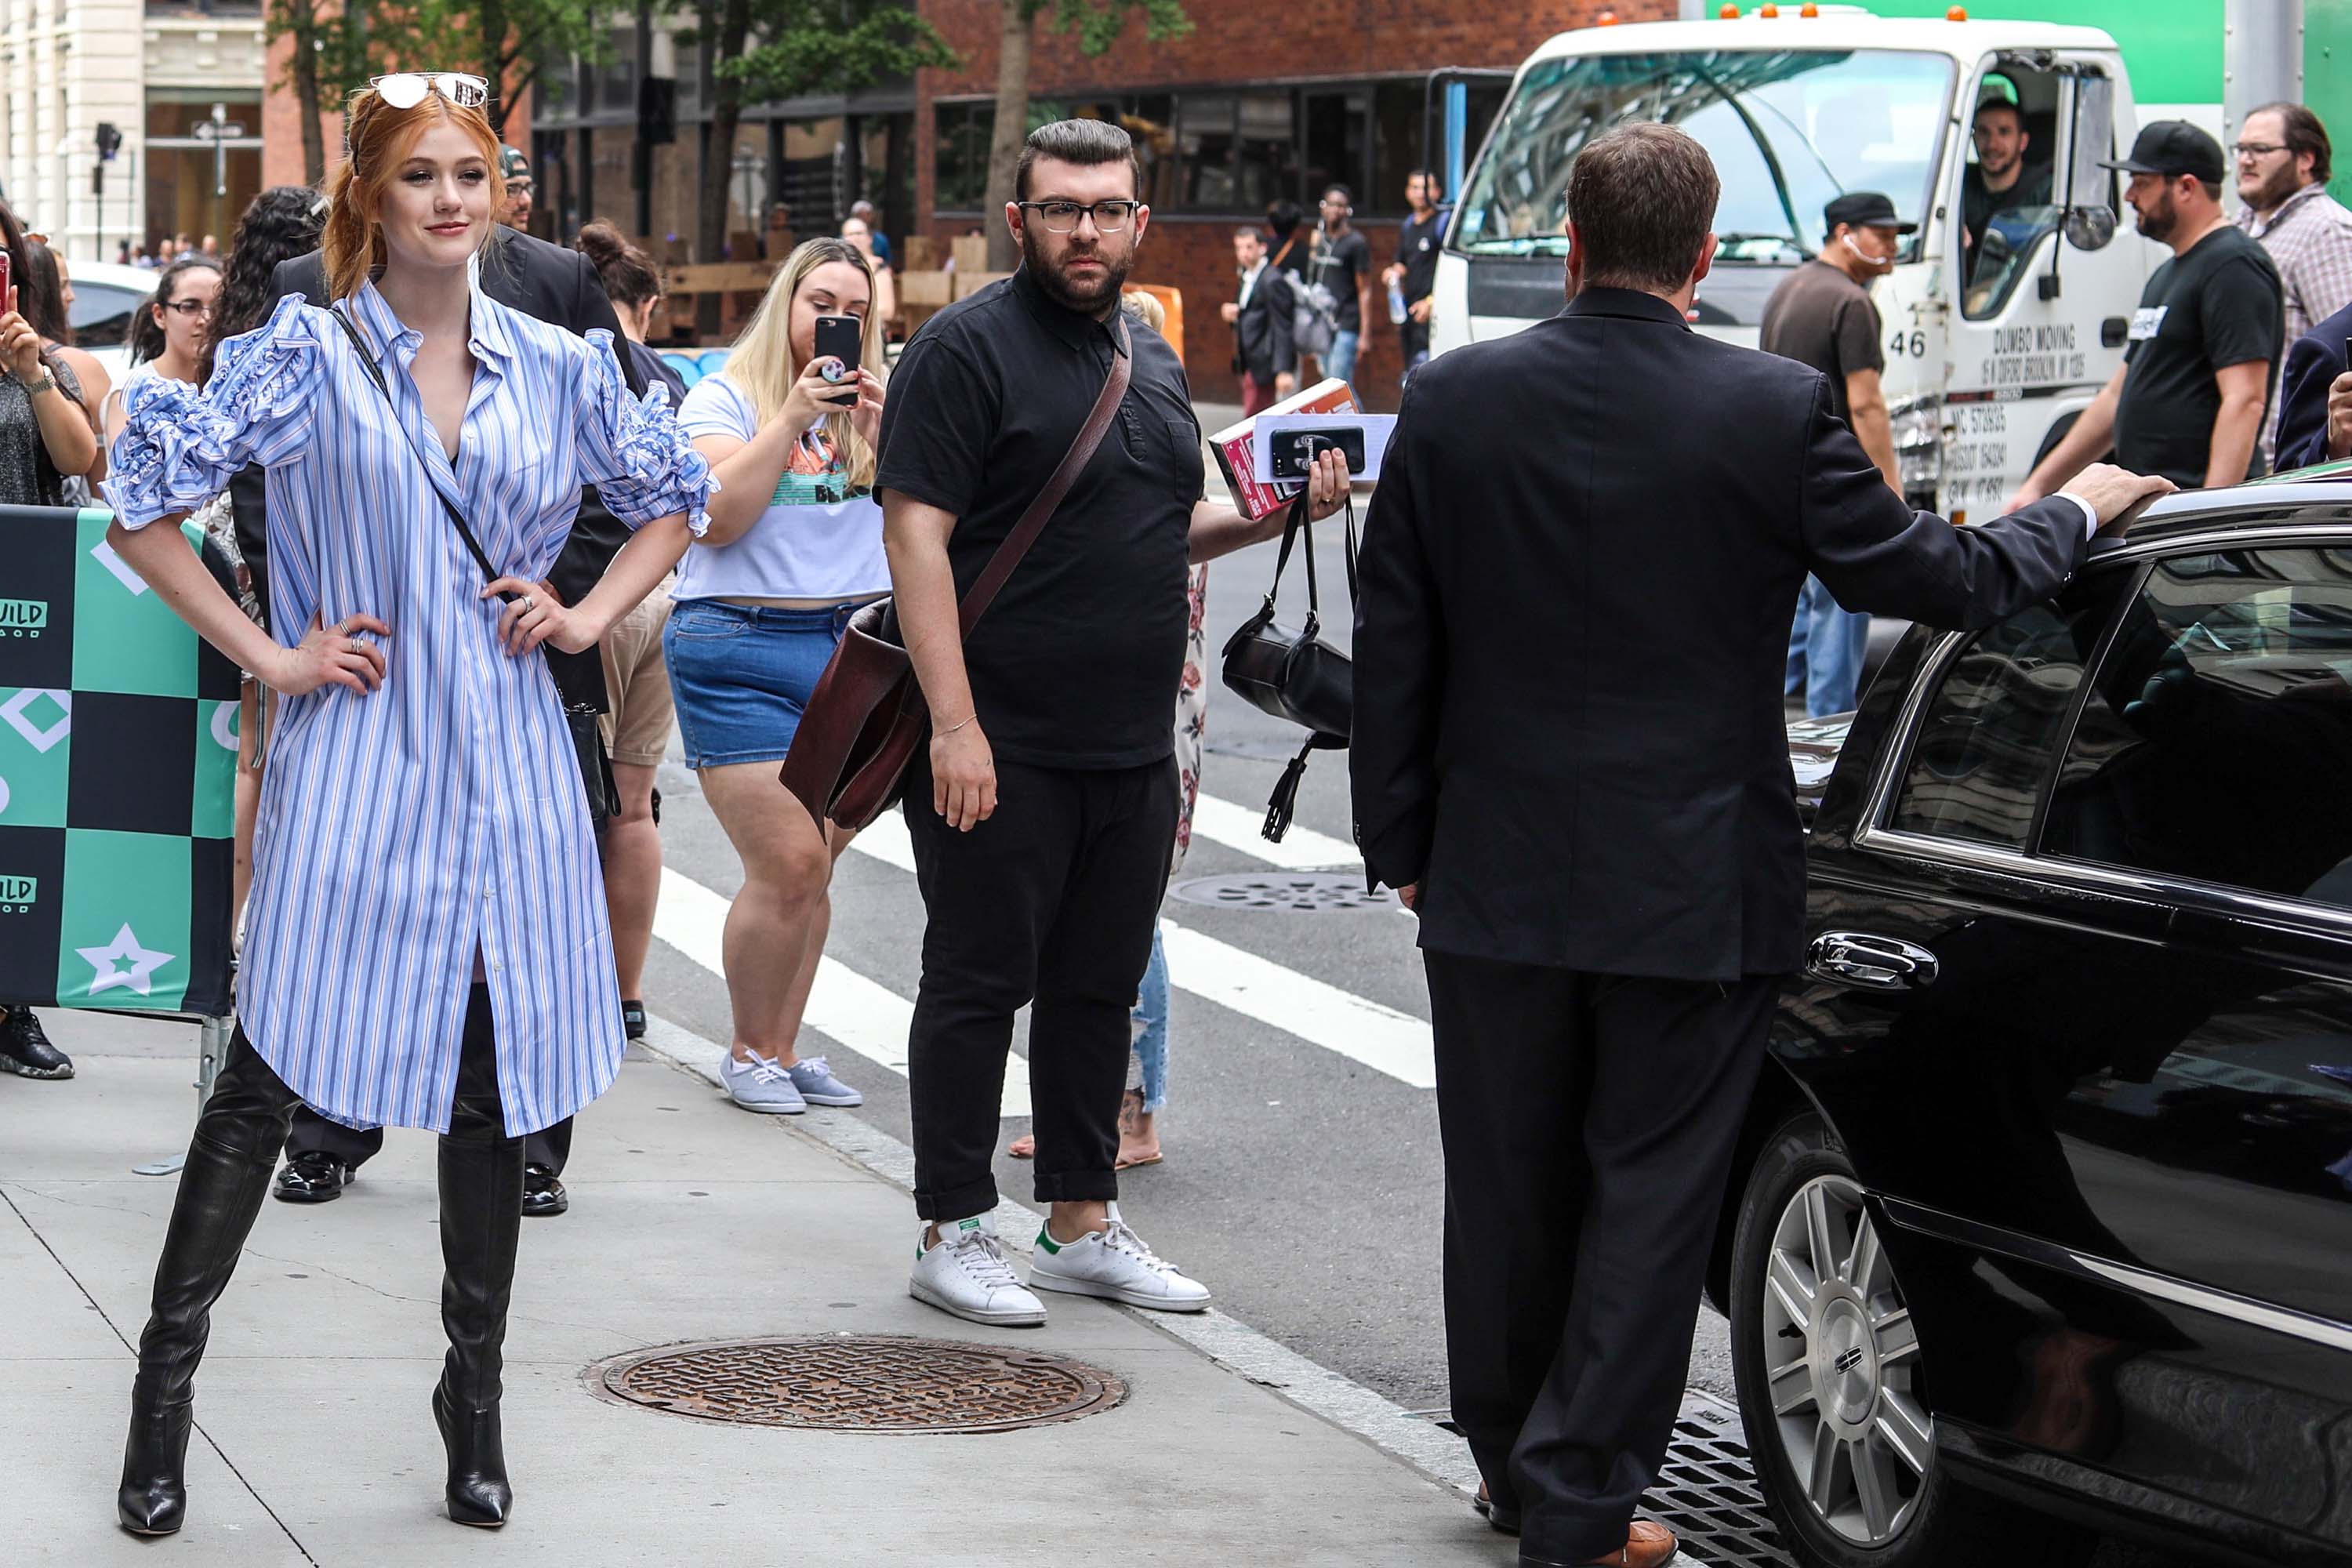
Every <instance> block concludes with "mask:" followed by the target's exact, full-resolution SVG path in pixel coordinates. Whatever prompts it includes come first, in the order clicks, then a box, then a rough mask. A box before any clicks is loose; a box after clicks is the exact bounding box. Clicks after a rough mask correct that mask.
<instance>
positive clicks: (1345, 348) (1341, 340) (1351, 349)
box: [1323, 331, 1364, 386]
mask: <svg viewBox="0 0 2352 1568" xmlns="http://www.w3.org/2000/svg"><path fill="white" fill-rule="evenodd" d="M1363 336H1364V335H1363V334H1362V333H1361V332H1344V331H1343V332H1338V333H1335V334H1333V336H1332V339H1331V352H1330V353H1328V354H1325V355H1324V356H1323V374H1325V375H1336V376H1338V377H1339V379H1340V380H1341V381H1344V382H1346V383H1347V384H1349V386H1353V385H1355V384H1356V345H1357V344H1358V343H1360V342H1362V341H1363Z"/></svg>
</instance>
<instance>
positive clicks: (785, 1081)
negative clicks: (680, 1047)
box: [719, 1051, 808, 1116]
mask: <svg viewBox="0 0 2352 1568" xmlns="http://www.w3.org/2000/svg"><path fill="white" fill-rule="evenodd" d="M719 1082H721V1083H723V1084H725V1085H726V1086H727V1092H728V1094H729V1095H730V1097H731V1098H732V1099H733V1100H734V1101H735V1103H736V1104H738V1105H740V1106H741V1107H742V1108H743V1109H744V1110H758V1111H764V1112H766V1113H767V1114H769V1115H771V1116H798V1115H799V1114H800V1113H801V1112H802V1111H803V1110H807V1109H808V1101H807V1100H803V1099H802V1098H801V1091H800V1090H799V1089H794V1088H793V1075H792V1074H791V1073H789V1072H786V1071H785V1070H784V1069H783V1068H780V1067H778V1066H777V1065H776V1064H775V1063H774V1062H772V1061H771V1060H769V1059H768V1058H766V1057H753V1058H751V1060H750V1061H748V1062H739V1061H737V1060H736V1059H735V1056H734V1053H733V1052H731V1051H730V1052H729V1053H728V1054H727V1055H726V1056H724V1057H721V1058H719Z"/></svg>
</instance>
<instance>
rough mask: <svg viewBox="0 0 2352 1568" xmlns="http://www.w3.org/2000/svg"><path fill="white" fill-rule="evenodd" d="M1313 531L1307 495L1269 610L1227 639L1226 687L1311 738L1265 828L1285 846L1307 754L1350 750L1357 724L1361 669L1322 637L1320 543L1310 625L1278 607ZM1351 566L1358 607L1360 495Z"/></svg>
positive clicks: (1351, 510)
mask: <svg viewBox="0 0 2352 1568" xmlns="http://www.w3.org/2000/svg"><path fill="white" fill-rule="evenodd" d="M1306 528H1307V492H1306V491H1305V490H1303V489H1302V490H1300V491H1299V492H1298V499H1297V500H1294V501H1292V502H1291V503H1290V515H1289V516H1288V517H1287V518H1286V519H1285V520H1284V521H1283V525H1282V552H1281V553H1280V554H1279V555H1277V556H1276V558H1275V563H1274V582H1273V583H1272V584H1269V585H1268V586H1267V588H1266V591H1265V604H1264V605H1261V606H1259V608H1258V612H1257V614H1255V615H1254V616H1251V617H1250V618H1249V619H1248V620H1246V621H1244V622H1243V623H1242V624H1241V625H1240V626H1236V627H1235V628H1234V635H1233V636H1232V637H1227V638H1226V639H1225V650H1224V679H1225V685H1226V686H1227V687H1228V688H1229V689H1232V690H1233V691H1234V692H1235V693H1236V694H1238V695H1239V696H1241V697H1242V698H1244V700H1247V701H1248V702H1249V704H1250V705H1251V706H1252V707H1254V708H1257V709H1259V710H1263V711H1265V712H1267V713H1271V714H1273V715H1274V716H1275V717H1276V718H1277V719H1286V720H1288V721H1290V722H1291V723H1293V724H1297V725H1299V726H1301V727H1302V728H1304V729H1305V730H1306V731H1307V742H1306V743H1305V744H1304V745H1302V746H1300V747H1299V748H1298V754H1297V756H1295V757H1293V758H1291V759H1290V765H1289V766H1288V767H1286V768H1285V769H1283V770H1282V778H1281V779H1280V781H1279V782H1277V783H1276V784H1275V786H1274V794H1273V795H1272V797H1271V798H1269V799H1268V800H1267V802H1266V806H1265V827H1264V828H1263V829H1262V831H1263V832H1264V833H1265V837H1268V838H1270V839H1272V840H1273V841H1274V842H1276V843H1277V844H1279V843H1281V842H1282V836H1283V835H1284V834H1285V833H1286V832H1288V831H1289V830H1290V819H1291V815H1292V813H1293V812H1294V810H1295V809H1296V808H1297V802H1298V784H1299V781H1300V780H1301V779H1303V778H1304V777H1305V776H1306V774H1307V754H1308V753H1309V752H1336V751H1342V750H1345V749H1346V747H1347V744H1348V736H1349V731H1351V729H1352V728H1353V726H1354V720H1355V706H1356V695H1355V694H1356V671H1355V666H1354V664H1353V663H1352V662H1351V661H1350V660H1349V658H1348V656H1347V655H1346V654H1344V653H1341V652H1340V651H1339V649H1338V648H1336V647H1332V646H1331V645H1330V644H1329V643H1327V642H1325V641H1324V640H1323V638H1322V635H1321V633H1322V629H1323V609H1322V595H1321V590H1320V586H1319V584H1318V583H1317V582H1316V579H1315V545H1314V542H1313V541H1312V540H1309V541H1307V548H1306V551H1305V554H1306V556H1307V622H1306V624H1305V625H1304V626H1297V627H1292V626H1284V625H1283V624H1282V623H1281V622H1279V621H1277V620H1276V619H1275V603H1274V601H1275V595H1276V594H1277V593H1279V592H1280V591H1281V588H1282V574H1283V572H1284V570H1285V569H1286V567H1288V566H1289V564H1290V552H1291V550H1292V548H1293V547H1294V546H1296V545H1297V542H1298V536H1299V535H1300V533H1302V532H1303V531H1305V530H1306ZM1347 563H1348V602H1349V605H1351V606H1352V605H1354V603H1355V599H1356V502H1355V498H1354V497H1353V496H1350V497H1349V500H1348V525H1347Z"/></svg>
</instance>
